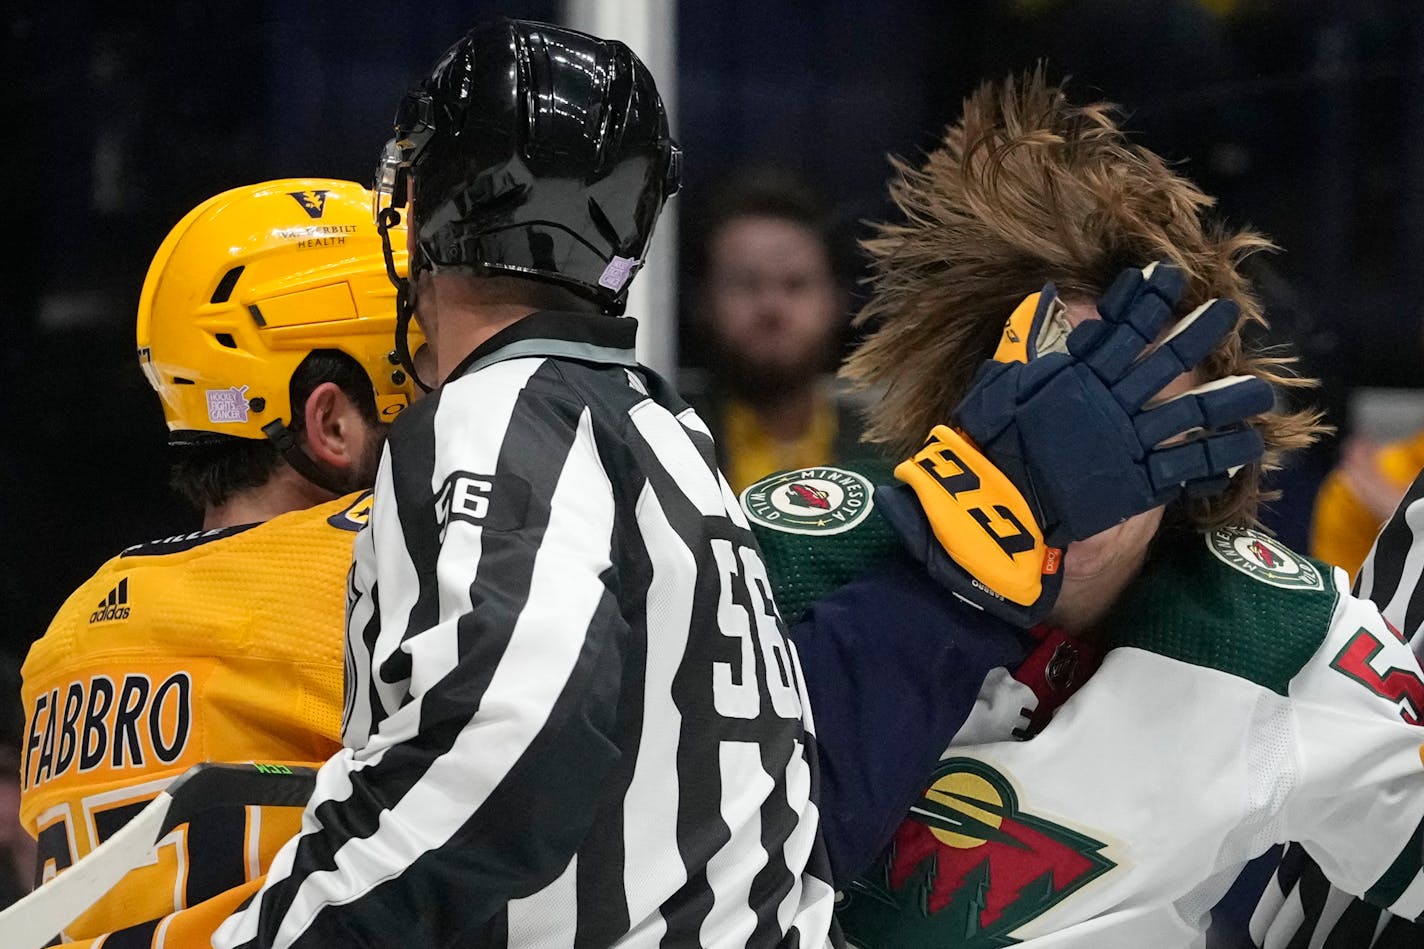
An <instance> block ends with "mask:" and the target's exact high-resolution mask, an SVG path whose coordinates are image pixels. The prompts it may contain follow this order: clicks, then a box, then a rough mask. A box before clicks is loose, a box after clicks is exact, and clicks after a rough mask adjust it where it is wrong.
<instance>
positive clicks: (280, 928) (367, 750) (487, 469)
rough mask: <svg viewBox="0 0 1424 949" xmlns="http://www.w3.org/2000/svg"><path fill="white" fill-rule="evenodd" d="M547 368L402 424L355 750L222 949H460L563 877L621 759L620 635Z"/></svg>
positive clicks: (369, 546) (375, 522)
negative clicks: (512, 903)
mask: <svg viewBox="0 0 1424 949" xmlns="http://www.w3.org/2000/svg"><path fill="white" fill-rule="evenodd" d="M540 364H541V361H540V360H538V359H520V360H511V361H507V362H504V363H501V364H499V365H497V366H494V367H492V368H490V369H487V370H484V371H482V372H480V373H479V374H478V375H477V376H475V377H469V378H466V379H463V380H461V381H460V382H459V383H457V384H452V385H449V386H447V387H446V388H445V389H444V390H443V391H442V393H441V394H440V395H439V396H438V398H437V397H432V398H430V399H427V400H426V401H425V402H424V403H422V404H421V405H419V406H417V407H416V408H415V409H413V410H411V411H409V412H408V413H407V415H406V416H403V417H402V420H401V421H400V422H399V423H398V425H397V426H396V430H395V431H393V433H392V435H391V440H390V443H389V445H388V446H387V452H386V455H385V458H384V460H383V463H382V468H381V472H380V475H379V478H378V483H377V495H376V501H375V505H374V509H373V516H372V521H371V524H370V526H369V528H368V530H366V531H364V532H363V535H362V539H361V541H360V542H359V543H358V552H357V562H356V565H355V567H354V568H353V585H354V586H355V587H356V598H355V600H354V601H353V604H352V608H351V615H350V616H349V618H348V654H349V655H348V677H349V679H350V680H351V681H350V682H349V683H348V689H349V690H350V694H349V695H348V702H347V723H346V733H347V744H348V746H349V747H348V748H347V750H345V751H344V752H343V753H342V754H340V755H339V756H337V757H336V758H334V759H332V760H331V761H330V762H328V763H327V764H326V766H324V767H323V768H322V769H321V772H320V775H319V778H318V786H317V791H316V793H315V795H314V797H313V798H312V801H311V802H310V803H309V804H308V806H307V810H306V813H305V816H304V821H303V830H302V833H301V835H300V836H299V837H297V838H295V839H294V840H293V841H291V842H289V843H288V845H287V846H286V847H285V848H284V849H283V850H282V852H281V853H280V854H279V856H278V857H277V859H276V862H275V864H274V866H273V867H272V870H271V872H270V873H269V875H268V879H267V883H266V885H265V886H264V888H263V889H262V891H261V892H260V893H259V894H258V895H257V896H256V897H255V898H254V899H253V900H252V902H251V903H250V904H249V905H248V907H247V908H246V909H245V911H244V912H242V913H241V914H239V915H236V916H234V917H233V918H231V919H229V920H228V921H227V922H226V923H225V924H224V927H223V928H222V930H221V931H220V933H219V936H218V938H217V939H215V940H214V945H215V946H220V947H256V946H273V947H287V946H302V947H305V946H318V945H320V946H325V945H340V944H356V945H365V944H367V940H369V939H370V938H371V937H372V936H373V934H377V933H382V934H387V935H389V934H390V933H392V932H399V933H400V934H401V941H402V944H405V945H446V944H455V943H457V942H459V941H460V940H461V939H462V938H463V939H469V938H471V934H472V933H477V932H478V931H479V927H481V926H483V925H486V924H487V923H489V921H490V920H491V919H493V918H495V917H496V916H497V914H498V913H499V910H500V908H501V907H502V906H504V905H505V904H506V903H507V902H508V901H509V900H511V899H514V898H517V897H521V896H526V895H528V894H530V893H532V892H534V891H536V890H538V889H540V888H541V887H544V886H547V885H549V884H550V883H551V882H553V881H554V880H555V879H557V878H558V877H559V876H560V874H562V873H564V872H565V871H566V869H567V868H568V866H569V864H570V860H571V858H572V855H573V854H574V853H575V851H576V850H577V847H578V842H579V840H580V839H581V838H582V837H583V836H584V835H585V833H586V832H587V830H588V827H589V824H590V822H591V821H592V818H593V813H594V810H593V808H594V802H595V800H596V798H597V786H598V784H599V782H600V780H601V779H602V777H603V775H604V774H605V773H606V772H607V771H608V769H609V768H610V767H611V766H612V765H613V763H614V762H615V760H616V759H617V757H618V751H617V747H616V745H615V743H614V740H613V738H612V735H613V733H614V731H615V729H616V721H615V719H616V716H617V702H618V694H619V689H620V681H619V675H620V671H619V670H620V667H621V662H622V658H621V653H622V651H623V649H624V648H625V639H626V636H627V628H626V623H625V620H624V619H623V618H622V616H621V614H620V611H619V608H618V604H617V601H616V596H615V594H614V593H613V592H612V590H611V584H612V583H613V582H614V581H613V580H612V579H611V578H612V575H613V568H612V545H613V537H614V531H615V520H616V510H615V501H614V493H613V488H612V484H611V481H610V476H609V472H608V471H606V470H605V468H604V465H603V462H602V461H601V460H600V454H599V450H598V446H597V445H596V444H595V440H594V434H593V426H592V422H591V418H590V410H589V408H588V407H587V406H585V405H581V404H579V403H578V402H576V401H570V400H568V399H567V398H560V397H558V396H557V394H556V393H551V392H549V391H547V390H544V389H538V388H536V387H531V386H529V385H527V384H526V383H527V382H528V377H529V376H530V374H532V373H534V372H535V371H536V370H537V369H538V367H539V366H540ZM432 446H433V449H432ZM367 586H369V588H368V589H363V587H367Z"/></svg>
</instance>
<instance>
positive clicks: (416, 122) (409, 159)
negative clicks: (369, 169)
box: [371, 92, 435, 223]
mask: <svg viewBox="0 0 1424 949" xmlns="http://www.w3.org/2000/svg"><path fill="white" fill-rule="evenodd" d="M433 114H434V107H433V104H432V103H431V101H430V96H428V95H426V94H425V93H423V92H411V93H408V94H407V95H406V97H405V98H404V99H402V100H401V104H400V108H398V109H397V110H396V123H395V137H394V138H392V139H390V140H389V141H387V142H386V145H385V147H384V148H383V149H381V160H380V162H379V163H378V164H377V165H376V174H375V179H374V181H373V182H372V184H371V193H372V198H371V216H372V218H373V219H374V220H375V221H376V222H377V223H380V220H381V212H382V211H384V210H385V209H386V208H403V207H405V187H406V176H407V175H408V174H409V173H410V166H411V165H412V164H413V163H414V162H415V160H416V158H418V157H419V155H420V152H421V149H423V148H424V147H425V144H426V143H427V142H429V141H430V138H431V136H432V135H434V134H435V125H434V123H433V122H432V116H433Z"/></svg>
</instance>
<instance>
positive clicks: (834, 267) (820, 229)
mask: <svg viewBox="0 0 1424 949" xmlns="http://www.w3.org/2000/svg"><path fill="white" fill-rule="evenodd" d="M700 217H701V222H702V226H701V229H700V233H698V234H697V235H696V244H697V246H696V248H695V250H696V252H695V253H694V255H693V257H694V261H693V263H694V267H695V269H696V276H697V277H698V278H705V277H706V276H707V270H708V267H709V257H710V254H711V250H712V243H713V241H715V240H716V239H717V235H718V234H720V233H721V232H722V229H723V228H725V227H726V226H727V225H728V224H730V223H731V222H732V221H735V220H740V219H742V218H749V217H766V218H774V219H776V220H781V221H790V222H791V223H792V224H796V225H799V226H801V227H803V228H805V229H806V230H808V231H810V232H811V233H812V234H813V235H815V237H816V240H817V241H819V242H820V244H821V246H822V247H823V248H824V249H825V252H826V260H827V261H828V263H829V264H830V267H831V273H832V274H833V275H834V276H835V278H836V279H837V281H840V282H849V279H850V277H851V274H852V273H853V272H854V269H855V265H856V261H855V259H854V258H855V246H854V241H853V240H852V239H851V237H850V235H849V233H848V232H847V231H846V229H845V228H844V227H843V225H842V223H841V222H840V221H839V220H838V219H837V218H836V216H835V215H834V214H833V213H832V211H831V208H830V206H829V205H828V204H827V202H826V200H825V198H824V197H823V196H822V195H821V194H820V193H819V192H818V191H817V190H816V189H815V188H814V187H813V186H812V185H811V184H810V183H809V182H808V181H806V180H805V179H804V178H802V177H801V176H800V175H797V174H795V173H793V172H791V171H788V170H786V169H783V168H758V169H752V170H749V171H744V172H740V173H738V174H735V175H732V176H730V177H728V178H727V179H726V180H725V181H723V182H722V183H721V184H719V185H717V186H716V187H714V188H713V189H712V191H711V193H710V198H709V200H708V202H707V205H706V213H704V214H702V215H700Z"/></svg>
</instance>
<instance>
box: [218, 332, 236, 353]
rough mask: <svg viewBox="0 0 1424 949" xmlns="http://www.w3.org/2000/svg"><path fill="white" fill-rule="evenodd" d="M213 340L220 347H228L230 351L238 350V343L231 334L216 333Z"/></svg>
mask: <svg viewBox="0 0 1424 949" xmlns="http://www.w3.org/2000/svg"><path fill="white" fill-rule="evenodd" d="M213 339H215V340H217V341H218V344H219V345H221V346H226V347H227V348H228V349H236V348H237V342H236V341H235V340H233V338H232V334H231V333H214V334H213Z"/></svg>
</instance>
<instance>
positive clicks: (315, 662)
mask: <svg viewBox="0 0 1424 949" xmlns="http://www.w3.org/2000/svg"><path fill="white" fill-rule="evenodd" d="M369 505H370V496H369V494H366V493H363V494H360V495H353V496H348V497H345V498H342V499H340V500H338V501H333V502H331V503H329V504H325V505H320V506H318V507H314V508H310V509H307V510H303V511H294V512H291V513H288V514H284V515H281V516H279V517H275V518H273V519H271V520H269V521H266V522H264V523H261V524H255V525H249V526H243V527H232V528H220V529H217V530H210V531H198V532H194V533H192V534H186V535H182V536H178V537H170V538H167V539H164V540H159V541H154V542H152V543H149V544H141V545H139V546H136V547H131V548H129V549H128V550H125V551H124V552H123V553H121V554H120V555H119V556H117V557H115V558H113V559H112V560H110V561H109V562H108V563H106V564H104V565H103V566H102V567H100V568H99V570H98V572H97V573H95V574H94V576H93V577H91V578H90V579H89V580H88V581H86V582H85V583H84V584H83V585H82V586H80V587H79V589H78V590H76V591H75V592H74V593H73V594H72V595H71V596H70V597H69V599H68V600H66V601H65V603H64V605H63V606H62V607H61V608H60V610H59V612H58V613H57V614H56V615H55V618H54V620H53V622H51V624H50V626H49V629H48V630H47V631H46V633H45V635H44V636H43V637H42V638H41V639H40V640H39V641H38V642H36V643H35V644H34V646H33V647H31V649H30V652H29V655H28V656H27V657H26V659H25V664H24V667H23V679H24V684H23V687H22V689H21V695H22V699H23V701H24V708H25V719H26V721H25V747H24V749H23V751H22V760H21V775H20V780H21V804H20V819H21V821H22V822H23V823H24V825H25V827H26V829H27V830H28V831H29V832H30V833H31V834H32V835H34V836H35V837H36V838H37V840H38V849H39V860H38V864H39V866H38V868H37V872H36V877H37V879H36V883H40V882H42V881H44V880H47V879H49V878H50V877H51V876H53V875H55V874H56V873H60V872H63V871H64V869H65V868H66V867H68V866H70V865H71V864H72V863H73V862H74V861H76V860H78V859H81V858H82V857H84V856H85V855H86V854H88V853H89V851H90V850H92V849H93V848H94V847H96V846H97V845H98V844H99V843H102V842H103V841H104V840H105V839H106V838H107V837H108V836H109V835H111V834H113V833H114V832H115V831H116V830H117V829H118V828H120V827H122V826H123V825H124V824H125V823H126V822H127V821H128V820H129V819H130V818H131V817H132V816H133V815H134V814H136V813H137V812H138V811H139V810H141V809H142V808H143V807H144V805H145V804H147V803H148V802H149V801H150V800H152V799H153V798H154V797H155V796H156V795H157V794H158V792H159V791H160V790H162V789H163V788H164V787H165V786H166V785H167V783H168V782H169V781H171V780H172V779H173V778H174V777H175V776H177V775H178V774H180V773H182V772H183V771H184V770H185V769H186V768H188V767H189V766H190V765H193V764H195V763H197V762H200V761H262V762H282V763H288V764H307V765H318V764H320V763H321V762H323V761H325V760H326V759H327V758H328V757H330V756H331V755H332V754H333V753H334V752H336V751H337V750H338V749H339V748H340V746H341V734H340V733H341V704H342V643H343V637H344V627H345V615H346V579H347V574H348V571H349V569H350V565H351V548H352V543H353V541H354V540H355V536H356V534H355V532H356V531H357V530H358V529H359V528H360V526H361V524H362V523H364V521H365V518H366V514H367V512H368V511H369ZM300 818H301V809H300V808H258V807H247V808H231V809H226V810H224V809H217V810H214V811H210V812H207V813H205V814H203V815H201V816H200V817H199V818H196V819H194V820H193V821H192V822H191V823H190V824H187V825H183V826H180V827H178V828H176V829H175V830H174V831H173V833H172V834H170V835H169V837H168V838H165V840H164V841H163V843H162V844H161V845H160V846H159V848H158V857H157V860H156V861H155V862H154V863H153V864H151V865H149V866H146V867H141V868H139V869H137V870H135V871H133V872H131V873H130V874H129V875H128V876H126V877H125V878H124V879H123V880H122V881H121V882H120V883H119V884H118V886H116V887H115V888H114V889H113V890H112V891H111V892H110V893H109V895H108V896H107V897H106V898H105V899H104V900H102V901H101V902H100V903H99V904H97V905H96V906H95V907H94V908H92V909H90V910H89V911H87V912H86V913H85V914H84V915H82V916H80V917H79V918H78V919H77V920H76V921H75V922H74V923H73V924H72V925H71V926H70V927H69V928H68V929H67V930H66V931H65V936H66V937H67V938H68V939H77V940H82V939H89V938H93V937H95V936H98V935H100V934H103V933H106V932H109V931H111V930H116V929H123V928H126V927H132V926H135V925H138V926H139V927H140V928H139V931H138V932H137V933H134V934H133V935H135V936H138V935H140V934H141V933H142V931H143V930H144V929H145V928H147V929H151V930H153V936H154V937H155V941H154V943H153V944H154V945H167V946H168V947H170V949H171V947H173V946H186V945H190V944H191V945H202V946H207V945H208V942H207V939H206V936H201V937H200V936H199V935H192V936H191V937H178V932H176V931H173V930H174V929H175V925H176V929H177V930H183V931H192V930H194V929H195V928H196V929H197V930H199V931H201V930H203V929H206V930H207V932H208V933H210V932H211V927H212V926H215V925H216V923H217V922H219V921H221V919H222V918H223V917H224V916H225V915H226V913H227V912H230V911H231V910H232V909H233V908H234V907H235V906H236V905H237V903H238V902H240V900H241V899H242V898H245V897H246V896H247V895H249V894H250V893H251V892H253V891H254V890H255V885H254V884H253V881H256V880H259V879H260V878H261V876H262V875H263V874H264V873H265V872H266V869H267V866H268V864H269V862H270V860H271V859H272V856H273V855H274V854H275V852H276V851H277V849H278V847H280V846H281V844H282V843H283V842H284V841H285V840H286V839H287V838H288V837H290V836H292V835H293V834H294V833H295V832H296V830H297V828H298V826H299V823H300ZM205 900H210V901H211V902H210V903H208V904H204V905H205V906H210V907H211V912H209V913H202V912H198V911H191V912H187V913H183V914H180V917H179V918H165V917H168V916H169V914H173V913H175V912H177V911H180V910H185V909H187V908H189V907H197V906H198V904H201V903H203V901H205ZM209 917H210V918H209ZM185 919H186V923H185V922H184V921H183V920H185ZM175 937H178V938H177V939H175ZM124 944H125V945H140V944H142V945H147V944H149V943H148V941H147V940H143V939H141V938H140V939H138V940H126V941H125V943H124Z"/></svg>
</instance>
